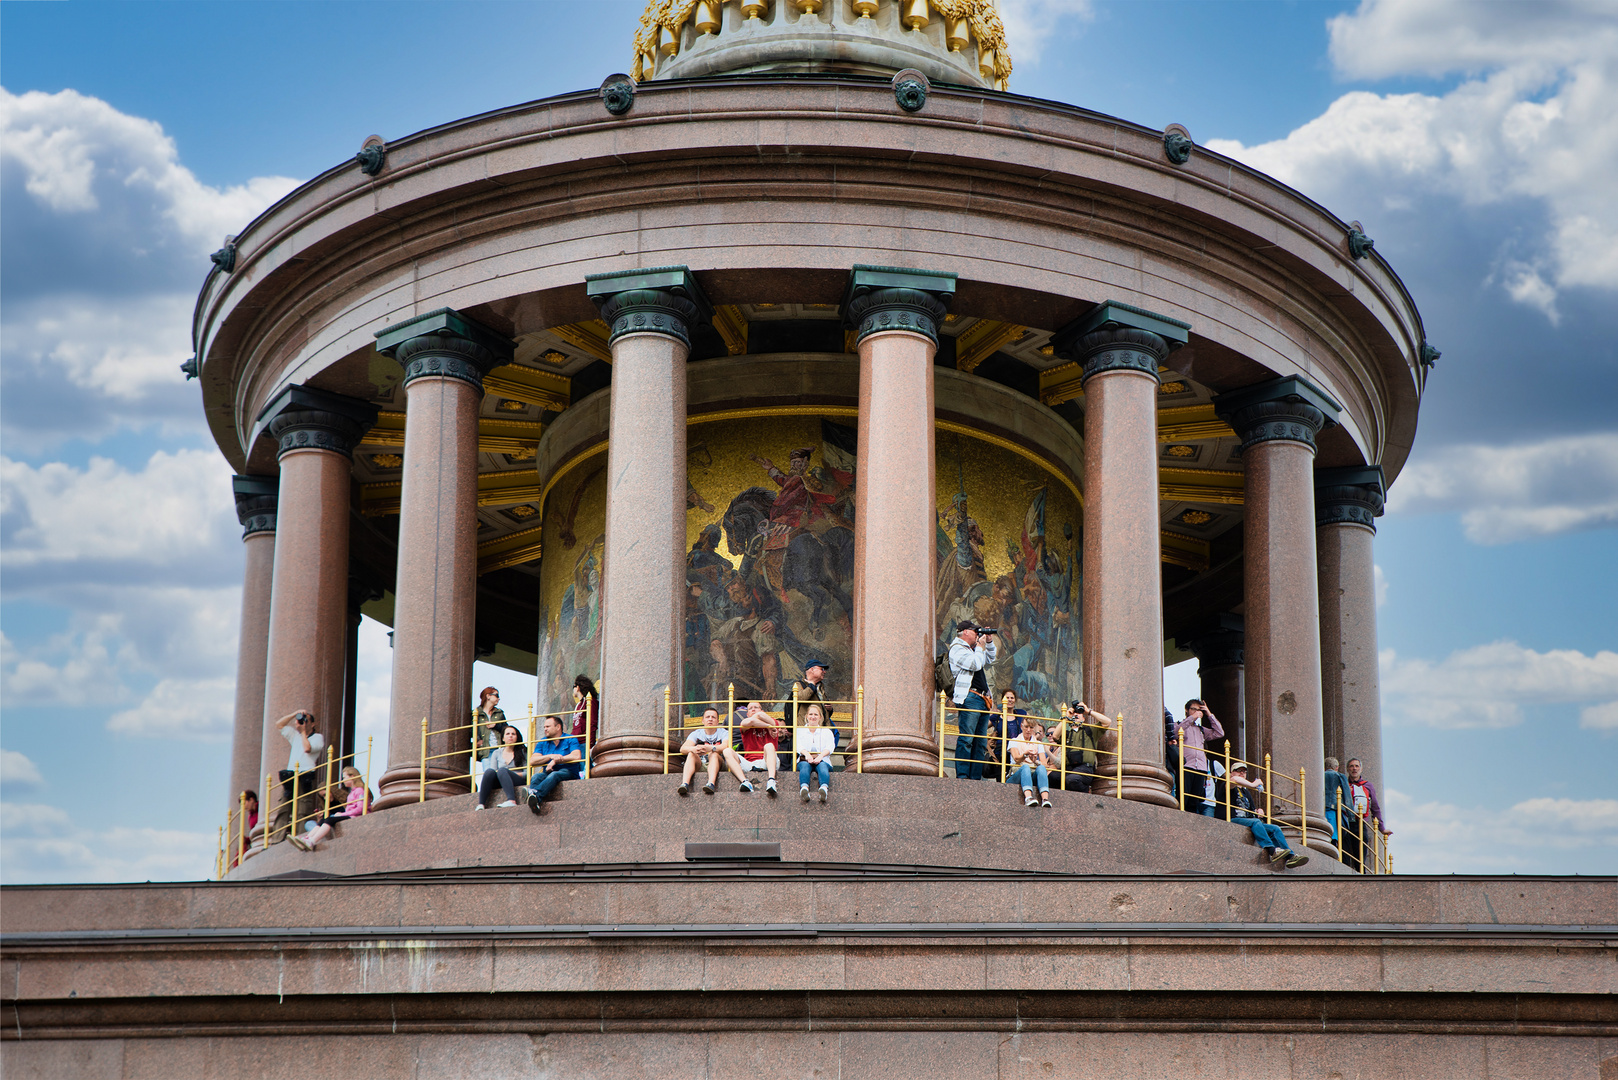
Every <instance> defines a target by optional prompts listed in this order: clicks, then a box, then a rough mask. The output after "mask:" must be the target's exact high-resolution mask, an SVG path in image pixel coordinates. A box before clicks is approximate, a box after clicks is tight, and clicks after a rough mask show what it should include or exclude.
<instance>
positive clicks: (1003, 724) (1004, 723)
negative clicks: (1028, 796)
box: [1000, 697, 1011, 784]
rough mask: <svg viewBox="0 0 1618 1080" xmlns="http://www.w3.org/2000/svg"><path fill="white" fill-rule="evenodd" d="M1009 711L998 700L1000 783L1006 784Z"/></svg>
mask: <svg viewBox="0 0 1618 1080" xmlns="http://www.w3.org/2000/svg"><path fill="white" fill-rule="evenodd" d="M1010 732H1011V709H1010V708H1009V707H1008V706H1007V705H1006V699H1005V698H1004V697H1002V698H1001V699H1000V782H1001V783H1002V784H1003V783H1005V782H1006V759H1007V758H1009V757H1010V756H1011V749H1010V747H1011V738H1010Z"/></svg>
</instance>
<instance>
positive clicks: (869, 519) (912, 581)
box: [843, 266, 955, 776]
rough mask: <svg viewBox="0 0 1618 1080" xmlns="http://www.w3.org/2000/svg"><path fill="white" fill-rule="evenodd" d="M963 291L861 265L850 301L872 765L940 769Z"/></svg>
mask: <svg viewBox="0 0 1618 1080" xmlns="http://www.w3.org/2000/svg"><path fill="white" fill-rule="evenodd" d="M954 295H955V275H954V274H946V273H938V272H935V271H926V270H905V269H899V268H894V267H877V266H856V267H855V268H854V270H853V273H851V274H850V275H849V279H848V288H847V290H846V292H845V294H844V297H843V320H844V322H845V324H846V325H847V326H849V327H850V328H851V329H852V330H853V331H854V336H855V341H856V342H857V343H858V348H859V357H860V398H859V410H860V411H859V442H858V448H857V450H856V453H855V462H856V463H855V488H854V589H853V593H854V618H853V629H854V640H853V660H854V679H853V685H854V686H855V687H864V689H865V707H864V716H863V728H864V729H863V731H861V732H860V734H859V738H860V739H861V740H863V743H864V745H863V749H862V751H861V754H860V757H861V759H862V768H863V769H864V771H865V772H875V773H908V774H912V775H919V776H932V775H936V774H937V772H938V739H937V736H936V735H935V734H934V721H935V719H936V716H937V712H936V708H935V707H934V705H933V700H934V694H933V678H932V665H933V643H934V641H935V640H936V639H937V636H938V630H939V628H938V627H937V626H936V625H935V624H934V620H935V618H936V615H935V612H936V607H935V604H934V602H933V595H934V590H935V589H936V587H937V585H936V581H935V579H934V559H935V549H936V547H937V544H936V541H935V539H934V537H935V536H936V534H937V530H938V524H937V522H938V508H937V498H938V496H937V485H936V484H935V483H934V479H933V476H934V469H935V464H934V457H933V445H934V435H933V431H934V419H933V356H934V354H935V353H936V352H937V351H938V328H939V326H940V325H941V324H942V323H943V321H944V314H945V312H946V310H947V309H948V306H949V301H950V300H951V298H953V296H954Z"/></svg>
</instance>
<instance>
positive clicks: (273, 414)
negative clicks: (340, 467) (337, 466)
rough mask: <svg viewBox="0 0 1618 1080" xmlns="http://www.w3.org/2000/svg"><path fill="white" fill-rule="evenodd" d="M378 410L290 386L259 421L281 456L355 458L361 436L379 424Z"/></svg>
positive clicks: (305, 388) (326, 392) (329, 395)
mask: <svg viewBox="0 0 1618 1080" xmlns="http://www.w3.org/2000/svg"><path fill="white" fill-rule="evenodd" d="M376 414H377V407H376V406H375V405H372V404H371V403H370V402H367V401H360V400H359V399H358V398H351V397H346V396H344V395H342V394H333V393H330V392H329V391H326V390H316V389H314V388H313V387H308V386H289V387H287V389H285V390H283V391H282V392H281V393H280V394H279V395H278V396H277V397H276V398H275V400H273V401H271V402H270V403H269V404H268V405H266V406H265V407H264V411H263V412H261V413H259V416H258V419H259V420H260V421H261V422H263V423H264V430H265V431H267V432H268V433H269V434H270V436H271V437H272V438H274V439H275V441H276V444H277V451H276V453H277V456H283V455H286V454H288V453H291V452H292V451H294V450H329V451H331V452H332V453H334V454H341V455H343V456H344V457H353V456H354V447H355V446H356V445H357V444H358V443H359V441H360V438H361V436H363V435H364V434H365V432H366V431H367V430H368V429H369V428H370V426H371V425H372V424H374V423H375V422H376Z"/></svg>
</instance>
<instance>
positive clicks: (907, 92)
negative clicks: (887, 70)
mask: <svg viewBox="0 0 1618 1080" xmlns="http://www.w3.org/2000/svg"><path fill="white" fill-rule="evenodd" d="M932 89H933V84H932V82H931V81H930V80H929V79H928V78H927V76H926V75H924V74H922V73H921V72H919V71H917V70H916V69H915V68H905V69H904V70H903V71H900V72H897V73H895V74H894V76H893V100H895V101H897V102H898V103H899V108H901V109H903V110H904V111H905V112H911V113H913V112H920V111H921V109H922V106H924V105H926V104H927V95H928V94H929V93H931V92H932Z"/></svg>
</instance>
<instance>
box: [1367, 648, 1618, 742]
mask: <svg viewBox="0 0 1618 1080" xmlns="http://www.w3.org/2000/svg"><path fill="white" fill-rule="evenodd" d="M1380 659H1381V675H1382V693H1383V699H1384V703H1385V704H1386V705H1387V706H1388V711H1389V713H1390V714H1391V716H1393V717H1397V718H1398V719H1401V720H1403V721H1405V722H1407V723H1412V724H1422V725H1425V726H1428V727H1436V728H1447V729H1455V728H1506V727H1513V726H1515V725H1517V724H1520V723H1521V722H1522V719H1523V717H1522V706H1523V705H1525V704H1577V703H1579V702H1585V701H1594V700H1601V699H1606V700H1610V699H1612V698H1615V697H1618V652H1609V651H1607V650H1602V651H1600V652H1597V653H1594V654H1591V655H1586V654H1585V653H1581V652H1578V651H1576V650H1573V649H1552V650H1550V651H1548V652H1535V651H1534V650H1532V649H1525V648H1523V647H1522V646H1521V645H1518V644H1517V643H1516V642H1515V641H1496V642H1493V643H1491V644H1488V645H1478V646H1475V647H1473V648H1470V649H1460V650H1457V651H1455V652H1452V653H1450V654H1449V656H1447V657H1445V658H1444V659H1443V660H1441V661H1439V662H1438V663H1434V662H1432V661H1430V660H1424V659H1413V660H1400V659H1399V658H1398V656H1397V654H1396V653H1395V652H1394V650H1392V649H1386V650H1384V651H1383V652H1382V654H1381V657H1380Z"/></svg>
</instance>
